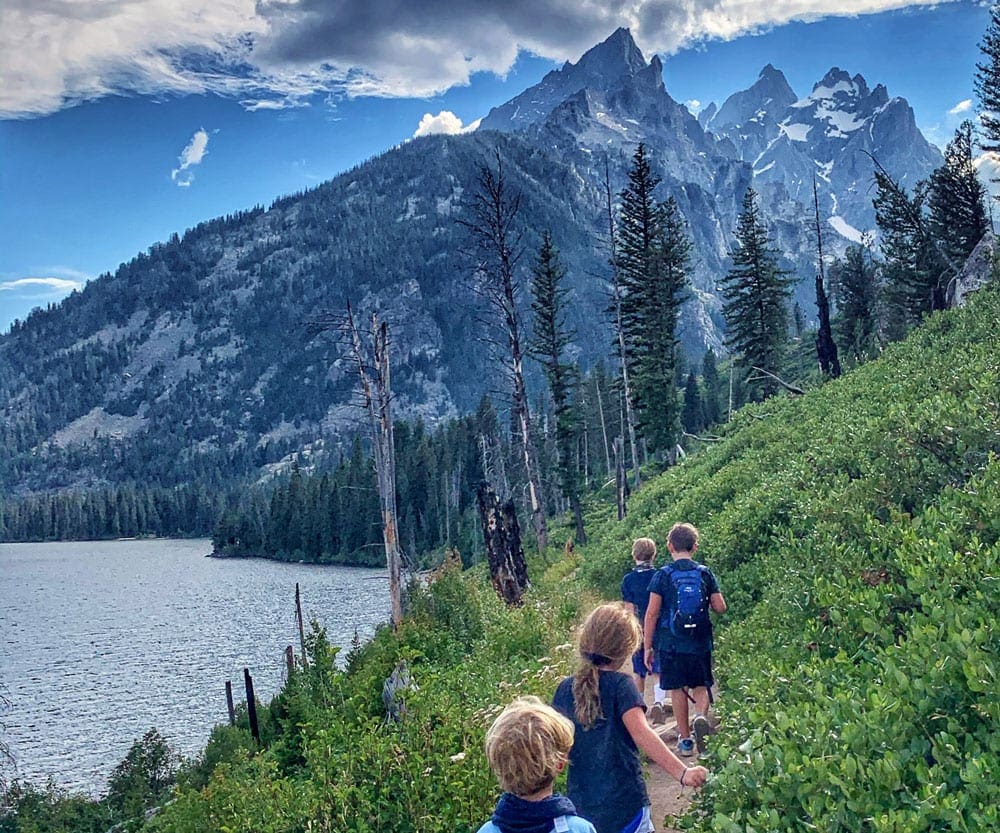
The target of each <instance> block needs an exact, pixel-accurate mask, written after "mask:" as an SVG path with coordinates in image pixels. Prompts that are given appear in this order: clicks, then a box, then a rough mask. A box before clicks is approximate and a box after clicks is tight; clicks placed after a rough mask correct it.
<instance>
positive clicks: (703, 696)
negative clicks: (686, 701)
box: [688, 686, 709, 717]
mask: <svg viewBox="0 0 1000 833" xmlns="http://www.w3.org/2000/svg"><path fill="white" fill-rule="evenodd" d="M688 691H689V692H690V693H691V696H692V697H693V698H694V713H695V714H703V715H705V716H706V717H708V706H709V699H708V689H707V688H706V687H705V686H698V688H692V689H688Z"/></svg>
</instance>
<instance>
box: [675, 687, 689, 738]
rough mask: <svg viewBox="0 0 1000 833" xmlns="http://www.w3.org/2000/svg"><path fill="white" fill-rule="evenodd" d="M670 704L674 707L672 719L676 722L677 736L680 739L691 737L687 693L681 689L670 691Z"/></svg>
mask: <svg viewBox="0 0 1000 833" xmlns="http://www.w3.org/2000/svg"><path fill="white" fill-rule="evenodd" d="M670 703H671V704H672V705H673V707H674V719H675V720H676V721H677V736H678V737H681V738H689V737H691V724H690V723H689V722H688V697H687V692H686V691H685V690H684V689H683V688H672V689H670Z"/></svg>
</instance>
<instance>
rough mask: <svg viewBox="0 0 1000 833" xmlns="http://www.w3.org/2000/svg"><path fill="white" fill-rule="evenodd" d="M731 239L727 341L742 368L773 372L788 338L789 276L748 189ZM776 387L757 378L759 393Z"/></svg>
mask: <svg viewBox="0 0 1000 833" xmlns="http://www.w3.org/2000/svg"><path fill="white" fill-rule="evenodd" d="M736 240H737V243H738V245H737V247H736V248H735V249H733V250H732V252H731V255H732V258H733V266H732V268H731V269H730V270H729V272H728V274H727V275H726V276H725V277H724V278H723V279H722V297H723V306H722V314H723V316H724V317H725V319H726V325H727V329H728V331H727V334H726V344H727V345H728V346H729V347H731V348H732V349H733V350H734V351H735V352H736V353H737V355H738V357H739V361H740V363H741V364H742V365H743V366H744V367H748V368H749V367H756V368H758V369H759V370H760V371H763V373H764V374H767V373H770V374H773V375H775V376H777V375H778V373H779V371H780V369H781V362H782V358H783V355H784V349H785V345H786V343H787V341H788V298H789V295H790V290H791V286H792V283H793V280H792V279H791V277H790V276H789V273H788V272H786V271H784V270H782V269H780V268H779V267H778V256H777V253H776V252H775V251H774V250H773V249H772V248H771V246H770V240H769V238H768V236H767V228H766V226H765V225H764V222H763V219H762V218H761V215H760V208H759V207H758V204H757V192H756V191H754V189H753V188H752V187H751V188H747V192H746V195H745V196H744V197H743V211H742V213H741V214H740V216H739V220H738V221H737V226H736ZM776 389H777V383H776V382H775V381H774V380H773V379H772V378H770V377H765V378H764V379H763V380H762V381H761V392H762V393H763V395H764V396H770V395H771V394H773V393H774V392H775V390H776Z"/></svg>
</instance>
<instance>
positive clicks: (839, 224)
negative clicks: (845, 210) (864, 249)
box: [828, 217, 864, 243]
mask: <svg viewBox="0 0 1000 833" xmlns="http://www.w3.org/2000/svg"><path fill="white" fill-rule="evenodd" d="M828 222H829V223H830V225H831V226H832V227H833V230H834V231H835V232H837V234H839V235H840V236H841V237H846V238H847V239H848V240H850V241H851V242H852V243H861V242H862V241H863V240H864V235H863V234H862V232H860V231H858V230H857V229H856V228H854V226H852V225H851V224H850V223H848V222H847V220H845V219H844V218H843V217H831V218H830V219H829V220H828Z"/></svg>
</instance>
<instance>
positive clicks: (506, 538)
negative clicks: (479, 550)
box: [476, 482, 530, 606]
mask: <svg viewBox="0 0 1000 833" xmlns="http://www.w3.org/2000/svg"><path fill="white" fill-rule="evenodd" d="M476 505H477V506H478V508H479V518H480V520H481V522H482V525H483V542H484V543H485V545H486V559H487V562H488V563H489V565H490V578H491V579H492V580H493V588H494V589H495V590H496V591H497V595H498V596H499V597H500V598H501V599H503V600H504V602H506V603H507V604H508V605H511V606H515V605H520V604H521V599H522V597H523V595H524V591H525V590H526V589H527V588H528V586H529V584H530V582H529V581H528V567H527V565H526V564H525V561H524V549H523V548H522V547H521V529H520V527H519V526H518V523H517V513H516V512H515V511H514V503H513V502H512V501H509V500H508V501H506V502H505V503H504V504H503V505H501V504H500V499H499V498H498V497H497V494H496V492H495V491H494V490H493V487H492V486H490V484H489V483H486V482H482V483H480V484H479V487H478V488H477V489H476Z"/></svg>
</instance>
